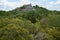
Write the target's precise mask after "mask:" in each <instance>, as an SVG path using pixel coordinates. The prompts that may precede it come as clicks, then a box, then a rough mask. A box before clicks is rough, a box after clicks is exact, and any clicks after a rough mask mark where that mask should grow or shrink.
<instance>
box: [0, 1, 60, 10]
mask: <svg viewBox="0 0 60 40" xmlns="http://www.w3.org/2000/svg"><path fill="white" fill-rule="evenodd" d="M30 3H31V4H32V5H39V6H40V7H44V8H47V9H49V10H60V0H0V10H12V9H15V8H17V7H20V6H22V5H24V4H30Z"/></svg>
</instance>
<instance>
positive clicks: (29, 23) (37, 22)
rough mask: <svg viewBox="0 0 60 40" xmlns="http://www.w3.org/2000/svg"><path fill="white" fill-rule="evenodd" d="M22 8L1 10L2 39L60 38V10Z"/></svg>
mask: <svg viewBox="0 0 60 40" xmlns="http://www.w3.org/2000/svg"><path fill="white" fill-rule="evenodd" d="M21 8H24V6H23V7H18V8H16V9H14V10H10V11H2V10H0V40H60V11H56V10H54V11H51V10H48V9H46V8H43V7H39V6H38V5H36V6H33V8H34V10H30V11H21Z"/></svg>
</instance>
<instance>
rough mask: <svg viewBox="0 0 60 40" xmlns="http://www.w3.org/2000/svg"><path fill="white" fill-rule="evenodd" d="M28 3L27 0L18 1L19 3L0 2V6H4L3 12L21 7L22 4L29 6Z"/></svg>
mask: <svg viewBox="0 0 60 40" xmlns="http://www.w3.org/2000/svg"><path fill="white" fill-rule="evenodd" d="M29 3H30V2H29V1H28V0H19V2H8V0H0V5H3V6H4V10H7V9H8V10H10V9H9V8H8V7H10V8H11V9H13V8H16V7H19V6H22V5H24V4H29Z"/></svg>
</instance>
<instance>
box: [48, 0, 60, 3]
mask: <svg viewBox="0 0 60 40" xmlns="http://www.w3.org/2000/svg"><path fill="white" fill-rule="evenodd" d="M49 4H60V0H57V1H56V2H54V1H51V2H49Z"/></svg>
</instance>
